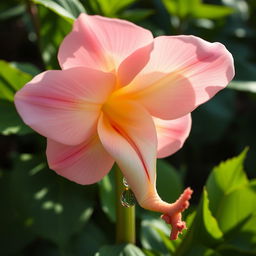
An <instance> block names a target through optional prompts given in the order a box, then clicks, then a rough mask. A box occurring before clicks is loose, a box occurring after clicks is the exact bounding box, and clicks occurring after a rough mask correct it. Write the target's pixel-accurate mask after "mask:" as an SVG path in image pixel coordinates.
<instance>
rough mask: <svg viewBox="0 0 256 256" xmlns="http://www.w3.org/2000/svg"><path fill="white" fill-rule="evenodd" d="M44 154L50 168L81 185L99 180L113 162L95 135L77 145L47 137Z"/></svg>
mask: <svg viewBox="0 0 256 256" xmlns="http://www.w3.org/2000/svg"><path fill="white" fill-rule="evenodd" d="M46 154H47V160H48V164H49V167H50V168H51V169H52V170H54V171H56V173H58V174H59V175H61V176H63V177H65V178H67V179H69V180H72V181H75V182H76V183H79V184H82V185H85V184H92V183H95V182H97V181H99V180H101V179H102V178H103V177H104V176H105V175H106V174H107V173H108V172H109V170H110V169H111V167H112V166H113V164H114V160H113V158H112V157H111V156H110V155H109V154H108V153H107V152H106V150H105V149H104V148H103V146H102V144H101V142H100V140H99V138H98V137H97V136H94V137H92V138H90V139H89V140H88V141H86V142H84V143H82V144H80V145H77V146H67V145H63V144H60V143H58V142H55V141H53V140H49V139H48V140H47V150H46Z"/></svg>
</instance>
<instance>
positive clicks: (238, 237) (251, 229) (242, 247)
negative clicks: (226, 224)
mask: <svg viewBox="0 0 256 256" xmlns="http://www.w3.org/2000/svg"><path fill="white" fill-rule="evenodd" d="M227 240H228V242H227V244H226V245H225V246H220V247H219V248H221V250H223V249H232V250H237V251H240V252H244V253H245V254H246V253H251V254H252V253H254V254H256V215H255V214H254V215H252V216H249V217H248V218H246V221H244V222H243V225H242V226H241V227H239V228H238V229H235V230H234V231H233V230H232V232H230V233H229V234H228V236H227Z"/></svg>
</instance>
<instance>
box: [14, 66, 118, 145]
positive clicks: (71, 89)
mask: <svg viewBox="0 0 256 256" xmlns="http://www.w3.org/2000/svg"><path fill="white" fill-rule="evenodd" d="M114 86H115V78H114V75H112V74H107V73H103V72H101V71H96V70H91V69H87V68H81V67H77V68H72V69H69V70H63V71H61V70H56V71H46V72H44V73H42V74H40V75H38V76H36V77H35V78H34V79H32V81H30V82H29V83H28V84H26V85H25V86H24V87H23V88H22V89H21V90H20V91H18V92H17V94H16V95H15V105H16V108H17V110H18V112H19V114H20V115H21V117H22V119H23V121H24V122H25V123H26V124H27V125H28V126H30V127H31V128H32V129H34V130H35V131H37V132H38V133H40V134H41V135H43V136H45V137H48V138H50V139H52V140H55V141H57V142H59V143H62V144H67V145H77V144H80V143H82V142H83V141H85V140H86V139H87V138H88V137H90V136H91V134H92V133H93V132H95V130H96V123H97V120H98V118H99V114H100V108H101V105H102V103H103V102H104V101H105V100H106V99H107V97H108V96H109V94H110V93H111V92H112V90H113V88H114Z"/></svg>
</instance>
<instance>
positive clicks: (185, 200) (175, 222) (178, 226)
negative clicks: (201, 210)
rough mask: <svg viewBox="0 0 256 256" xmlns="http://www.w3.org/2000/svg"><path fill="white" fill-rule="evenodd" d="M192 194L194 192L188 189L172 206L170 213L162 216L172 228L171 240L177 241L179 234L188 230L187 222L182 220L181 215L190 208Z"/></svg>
mask: <svg viewBox="0 0 256 256" xmlns="http://www.w3.org/2000/svg"><path fill="white" fill-rule="evenodd" d="M192 193H193V190H192V189H191V188H186V189H185V190H184V192H183V193H182V194H181V196H180V197H179V198H178V200H177V201H176V202H175V203H173V204H171V206H170V209H169V211H168V212H166V213H165V214H163V215H162V216H161V218H162V219H163V220H164V221H165V222H166V223H167V224H170V225H171V226H172V232H171V235H170V239H171V240H176V239H177V238H178V235H179V233H181V232H182V231H183V230H184V229H186V228H187V227H186V223H185V221H182V219H181V217H182V216H181V213H182V212H183V211H184V210H186V209H187V208H188V207H189V199H190V198H191V195H192Z"/></svg>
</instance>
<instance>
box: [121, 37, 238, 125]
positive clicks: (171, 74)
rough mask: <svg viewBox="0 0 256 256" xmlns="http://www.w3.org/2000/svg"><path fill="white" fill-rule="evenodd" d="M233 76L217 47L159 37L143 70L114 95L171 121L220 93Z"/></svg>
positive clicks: (230, 62) (224, 54)
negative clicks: (138, 104)
mask: <svg viewBox="0 0 256 256" xmlns="http://www.w3.org/2000/svg"><path fill="white" fill-rule="evenodd" d="M233 76H234V66H233V58H232V55H231V54H230V53H229V52H228V51H227V50H226V48H225V47H224V46H223V45H222V44H220V43H209V42H207V41H204V40H203V39H200V38H197V37H194V36H173V37H172V36H168V37H167V36H161V37H157V38H156V39H155V40H154V49H153V51H152V53H151V58H150V60H149V62H148V64H147V65H146V66H145V68H144V69H143V70H142V71H141V72H140V73H139V74H138V75H137V76H136V77H135V79H134V80H133V81H132V82H131V83H130V84H129V85H128V86H126V87H124V88H122V89H121V90H119V91H118V92H117V93H116V94H118V95H120V96H124V95H125V96H126V97H128V98H130V99H133V100H137V101H139V102H140V103H142V104H143V105H144V106H145V107H146V109H147V110H148V111H149V112H150V113H151V114H152V115H153V116H156V117H158V118H161V119H166V120H171V119H176V118H179V117H181V116H184V115H186V114H188V113H189V112H191V111H193V110H194V109H195V108H196V107H197V106H198V105H200V104H202V103H204V102H205V101H207V100H209V99H210V98H211V97H213V96H214V95H215V94H216V93H217V92H218V91H219V90H221V89H223V88H224V87H225V86H226V85H227V84H228V83H229V81H230V80H231V79H232V78H233Z"/></svg>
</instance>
